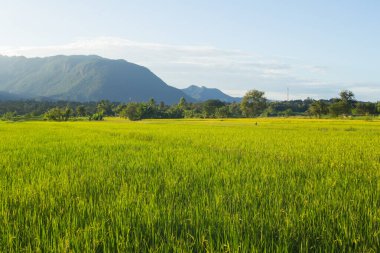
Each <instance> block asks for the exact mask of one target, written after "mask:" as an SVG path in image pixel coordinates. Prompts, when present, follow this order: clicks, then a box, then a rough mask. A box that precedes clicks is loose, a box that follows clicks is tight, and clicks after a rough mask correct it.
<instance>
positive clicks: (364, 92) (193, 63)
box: [0, 0, 380, 101]
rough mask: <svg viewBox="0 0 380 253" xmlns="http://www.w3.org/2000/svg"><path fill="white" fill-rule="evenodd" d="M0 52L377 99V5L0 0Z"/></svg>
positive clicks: (367, 1) (240, 89)
mask: <svg viewBox="0 0 380 253" xmlns="http://www.w3.org/2000/svg"><path fill="white" fill-rule="evenodd" d="M0 6H1V15H0V32H1V36H0V54H6V55H26V56H30V57H33V56H47V55H56V54H99V55H101V56H104V57H109V58H117V59H119V58H122V59H126V60H128V61H131V62H135V63H137V64H141V65H144V66H147V67H149V68H150V69H151V70H152V71H153V72H155V73H156V74H157V75H158V76H160V77H161V78H162V79H163V80H164V81H166V82H167V83H168V84H170V85H172V86H175V87H180V88H182V87H186V86H188V85H192V84H196V85H204V86H208V87H216V88H220V89H222V90H223V91H226V92H227V93H229V94H231V95H242V94H244V92H245V91H246V90H249V89H260V90H263V91H265V92H266V95H267V97H268V98H272V99H285V98H286V89H287V88H289V89H290V95H291V98H294V99H295V98H306V97H312V98H329V97H334V96H337V94H338V93H339V91H340V90H343V89H350V90H353V91H354V93H355V94H356V97H357V98H358V99H361V100H371V101H377V100H380V67H379V66H380V33H379V32H378V30H379V27H380V16H379V13H380V1H375V0H363V1H358V0H355V1H353V0H345V1H343V0H330V1H327V0H314V1H312V0H310V1H305V0H303V1H296V0H287V1H283V0H278V1H268V0H267V1H255V0H235V1H227V0H219V1H216V0H207V1H205V0H203V1H201V0H192V1H185V0H183V1H178V0H177V1H174V0H135V1H130V0H124V1H119V0H108V1H88V0H77V1H69V0H66V1H59V0H56V1H43V0H34V1H27V0H24V1H20V0H12V1H8V0H0Z"/></svg>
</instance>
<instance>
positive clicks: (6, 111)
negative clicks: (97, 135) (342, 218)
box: [0, 90, 380, 121]
mask: <svg viewBox="0 0 380 253" xmlns="http://www.w3.org/2000/svg"><path fill="white" fill-rule="evenodd" d="M379 114H380V102H377V103H372V102H360V101H357V100H356V99H355V96H354V93H353V92H352V91H348V90H344V91H341V92H340V94H339V97H337V98H332V99H329V100H313V99H311V98H307V99H305V100H291V101H270V100H268V99H267V98H266V97H265V93H264V92H263V91H258V90H251V91H248V92H247V93H246V94H245V96H244V97H243V99H242V101H241V102H240V103H227V102H223V101H220V100H216V99H211V100H207V101H204V102H198V103H188V102H187V101H186V100H185V99H184V98H181V99H180V100H179V101H178V103H177V104H173V105H167V104H165V103H164V102H159V103H157V102H156V101H155V100H154V99H150V100H149V101H148V102H139V103H137V102H131V103H113V102H110V101H108V100H102V101H99V102H85V103H80V102H67V101H36V100H26V101H0V116H1V118H2V119H4V120H12V119H13V120H14V119H46V120H54V121H67V120H74V119H75V120H80V119H82V120H85V119H86V120H102V119H103V118H104V117H106V116H118V117H123V118H128V119H130V120H141V119H152V118H156V119H169V118H243V117H246V118H251V117H288V116H309V117H317V118H321V117H339V116H344V117H348V116H352V115H354V116H375V115H379Z"/></svg>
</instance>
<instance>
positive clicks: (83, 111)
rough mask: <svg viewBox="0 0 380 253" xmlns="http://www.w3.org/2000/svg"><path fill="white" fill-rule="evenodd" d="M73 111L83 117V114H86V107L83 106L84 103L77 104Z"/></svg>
mask: <svg viewBox="0 0 380 253" xmlns="http://www.w3.org/2000/svg"><path fill="white" fill-rule="evenodd" d="M75 112H76V114H77V116H78V117H84V116H86V115H87V112H86V107H84V105H78V106H77V107H76V108H75Z"/></svg>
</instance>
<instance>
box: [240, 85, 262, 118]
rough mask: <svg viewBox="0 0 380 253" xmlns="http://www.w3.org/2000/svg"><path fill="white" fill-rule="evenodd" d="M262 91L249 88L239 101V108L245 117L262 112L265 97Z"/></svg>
mask: <svg viewBox="0 0 380 253" xmlns="http://www.w3.org/2000/svg"><path fill="white" fill-rule="evenodd" d="M264 94H265V93H264V92H263V91H258V90H250V91H248V92H247V93H246V94H245V96H244V97H243V100H242V101H241V104H240V106H241V110H242V112H243V115H244V116H246V117H257V116H259V115H260V114H261V113H263V112H264V110H265V108H266V105H267V99H266V98H265V97H264Z"/></svg>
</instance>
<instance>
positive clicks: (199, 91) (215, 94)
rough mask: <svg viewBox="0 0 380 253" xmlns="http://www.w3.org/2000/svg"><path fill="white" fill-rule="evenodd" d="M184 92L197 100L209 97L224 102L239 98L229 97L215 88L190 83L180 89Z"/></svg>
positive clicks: (204, 99) (237, 100) (234, 100)
mask: <svg viewBox="0 0 380 253" xmlns="http://www.w3.org/2000/svg"><path fill="white" fill-rule="evenodd" d="M182 91H183V92H184V93H186V94H187V95H189V96H190V97H192V98H194V99H195V100H197V101H206V100H209V99H219V100H221V101H224V102H229V103H232V102H239V101H240V100H241V98H237V97H231V96H229V95H227V94H225V93H223V92H222V91H221V90H219V89H217V88H207V87H205V86H197V85H190V86H189V87H187V88H185V89H182Z"/></svg>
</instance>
